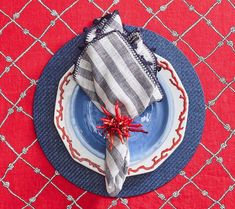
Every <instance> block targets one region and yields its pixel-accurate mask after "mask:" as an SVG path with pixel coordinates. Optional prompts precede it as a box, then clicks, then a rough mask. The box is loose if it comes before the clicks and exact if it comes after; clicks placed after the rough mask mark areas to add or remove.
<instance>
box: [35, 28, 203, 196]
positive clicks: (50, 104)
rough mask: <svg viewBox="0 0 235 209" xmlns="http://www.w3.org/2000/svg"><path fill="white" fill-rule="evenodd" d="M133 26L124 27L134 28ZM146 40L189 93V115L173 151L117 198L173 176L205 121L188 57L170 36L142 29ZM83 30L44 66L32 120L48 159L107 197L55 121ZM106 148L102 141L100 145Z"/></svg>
mask: <svg viewBox="0 0 235 209" xmlns="http://www.w3.org/2000/svg"><path fill="white" fill-rule="evenodd" d="M134 28H135V27H130V26H129V27H126V29H127V30H129V31H131V30H133V29H134ZM142 33H143V38H144V41H145V43H146V44H147V45H148V46H149V47H150V48H152V47H154V48H156V53H157V54H159V55H160V56H162V57H164V58H166V59H167V60H168V61H169V62H170V63H171V64H172V65H173V66H174V69H175V70H176V72H177V74H178V76H179V77H180V80H181V81H182V83H183V85H184V87H185V89H186V91H187V94H188V97H189V114H188V122H187V128H186V132H185V137H184V140H183V142H182V143H181V144H180V146H179V147H178V148H177V149H176V150H175V151H174V153H173V154H172V155H171V156H170V157H169V158H168V159H167V160H166V161H165V162H164V163H163V164H162V165H161V166H159V167H158V168H157V169H156V170H154V171H152V172H150V173H146V174H142V175H138V176H132V177H128V178H127V179H126V181H125V183H124V186H123V189H122V191H121V192H120V193H119V195H118V196H119V197H129V196H134V195H139V194H143V193H146V192H149V191H152V190H154V189H156V188H158V187H160V186H162V185H164V184H165V183H167V182H168V181H170V180H171V179H172V178H173V177H175V176H176V175H177V174H178V173H179V171H181V170H182V169H183V168H184V166H185V165H186V164H187V163H188V161H189V160H190V159H191V157H192V155H193V153H194V152H195V150H196V147H197V146H198V144H199V142H200V138H201V134H202V130H203V126H204V117H205V108H204V107H205V105H204V96H203V91H202V88H201V85H200V82H199V79H198V77H197V75H196V73H195V72H194V69H193V67H192V65H191V64H190V62H189V61H188V60H187V58H186V57H185V56H184V55H183V54H182V53H181V52H180V51H179V50H178V49H177V48H176V47H175V46H174V45H173V44H172V43H170V42H169V41H167V40H166V39H164V38H162V37H161V36H159V35H157V34H155V33H153V32H151V31H148V30H143V31H142ZM83 42H84V34H82V35H81V36H78V37H75V38H74V39H73V40H71V41H70V42H68V43H67V44H66V45H65V46H64V47H62V48H61V49H60V50H59V51H58V52H57V53H56V54H55V56H54V57H53V58H52V59H51V60H50V61H49V63H48V64H47V66H46V67H45V69H44V71H43V73H42V75H41V77H40V79H39V82H38V86H37V90H36V93H35V100H34V123H35V130H36V133H37V137H38V140H39V143H40V145H41V147H42V149H43V151H44V153H45V154H46V156H47V158H48V160H49V161H50V162H51V163H52V165H53V166H54V167H55V169H57V170H58V171H59V172H60V174H61V175H63V176H64V177H65V178H66V179H68V180H69V181H70V182H72V183H74V184H75V185H77V186H78V187H80V188H83V189H85V190H88V191H90V192H93V193H96V194H100V195H105V196H108V194H107V192H106V188H105V183H104V176H102V175H100V174H98V173H96V172H94V171H92V170H90V169H88V168H86V167H84V166H82V165H80V164H78V163H76V162H75V161H74V160H73V159H72V158H71V157H70V155H69V153H68V152H67V150H66V148H65V146H64V144H63V142H62V141H61V139H60V136H59V135H58V133H57V130H56V128H55V126H54V105H55V99H56V93H57V88H58V83H59V81H60V79H61V77H62V76H63V75H64V74H65V72H66V71H67V69H69V67H71V66H72V65H73V64H74V63H76V60H77V58H78V56H79V54H80V53H81V51H80V50H79V48H78V46H79V45H82V44H83ZM100 149H102V146H101V148H100Z"/></svg>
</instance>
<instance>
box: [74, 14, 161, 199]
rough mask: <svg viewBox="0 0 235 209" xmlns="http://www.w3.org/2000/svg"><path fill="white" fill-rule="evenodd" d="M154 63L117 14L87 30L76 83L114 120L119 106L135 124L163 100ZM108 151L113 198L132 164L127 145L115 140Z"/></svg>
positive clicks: (109, 188) (108, 182)
mask: <svg viewBox="0 0 235 209" xmlns="http://www.w3.org/2000/svg"><path fill="white" fill-rule="evenodd" d="M156 61H157V60H156V57H155V56H154V54H153V52H151V50H150V49H149V48H148V47H147V46H146V45H145V44H144V43H143V39H142V35H141V32H140V31H139V30H136V31H133V32H131V33H128V32H126V31H125V30H124V28H123V25H122V22H121V18H120V16H119V14H118V12H117V11H114V12H113V13H112V14H108V15H106V16H104V17H102V18H100V19H98V20H96V21H95V23H94V25H93V26H92V27H91V28H90V29H88V31H87V34H86V40H85V47H84V49H83V51H82V53H81V55H80V57H79V58H78V61H77V65H76V68H75V72H74V78H75V80H76V82H77V83H78V84H79V85H80V87H81V88H82V89H83V90H84V91H85V93H86V94H87V95H88V96H89V97H90V99H91V101H92V102H93V103H94V104H95V105H96V107H97V108H99V109H100V110H101V106H103V107H105V108H106V109H107V110H108V111H109V112H110V113H111V114H113V115H115V107H114V106H115V103H116V101H118V102H119V103H120V104H122V105H121V106H120V111H121V113H122V115H128V116H129V117H131V118H135V117H136V116H138V115H140V114H141V113H142V112H144V110H145V109H146V108H147V107H148V106H149V105H150V104H151V103H153V102H155V101H160V100H161V99H162V98H163V94H162V91H161V88H160V86H159V84H158V81H157V78H156V73H157V71H158V70H159V67H158V66H157V65H156V63H157V62H156ZM108 143H109V142H108V141H107V148H106V160H105V162H106V164H105V165H106V178H105V182H106V188H107V192H108V193H109V195H110V196H116V195H117V194H118V193H119V192H120V191H121V189H122V186H123V183H124V181H125V179H126V176H127V170H128V165H129V161H130V156H129V149H128V143H127V141H126V140H125V143H121V142H120V140H119V139H116V140H115V139H114V145H113V148H112V150H110V149H108V147H109V144H108Z"/></svg>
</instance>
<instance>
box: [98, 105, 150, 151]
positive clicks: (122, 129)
mask: <svg viewBox="0 0 235 209" xmlns="http://www.w3.org/2000/svg"><path fill="white" fill-rule="evenodd" d="M101 108H102V110H103V113H104V114H105V115H106V117H105V118H100V120H101V121H102V122H103V125H101V126H96V128H98V129H103V134H104V135H105V137H106V139H107V140H108V141H109V149H110V150H112V147H113V140H114V136H115V135H117V136H118V138H119V139H120V141H121V142H122V143H124V139H125V140H128V138H129V137H130V131H131V132H142V133H148V132H147V131H145V130H143V129H142V128H141V127H142V124H139V123H138V124H134V123H132V122H133V119H132V118H130V117H128V116H126V115H121V113H120V108H119V104H118V102H116V104H115V116H113V115H112V114H111V113H110V112H109V111H108V110H106V109H105V107H103V106H101Z"/></svg>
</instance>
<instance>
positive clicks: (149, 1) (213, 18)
mask: <svg viewBox="0 0 235 209" xmlns="http://www.w3.org/2000/svg"><path fill="white" fill-rule="evenodd" d="M114 9H118V10H119V11H120V14H121V16H122V18H123V22H124V23H126V24H129V25H137V26H142V27H145V28H147V29H150V30H152V31H155V32H157V33H158V34H160V35H162V36H164V37H166V38H167V39H169V40H170V41H172V42H173V43H174V44H175V45H177V47H178V48H179V49H181V50H182V51H183V52H184V53H185V55H186V56H187V57H188V58H189V59H190V61H191V62H192V64H193V65H194V67H195V71H196V72H197V73H198V75H199V78H200V80H201V83H202V86H203V90H204V92H205V98H206V107H205V108H206V123H205V129H204V133H203V137H202V142H201V144H200V145H199V147H198V149H197V152H196V154H195V155H194V157H193V158H192V160H191V161H190V163H189V164H188V165H187V167H186V168H184V170H183V171H181V172H180V173H179V175H178V176H177V177H176V178H174V179H173V180H172V181H170V182H169V183H168V184H166V185H165V186H163V187H161V188H159V189H157V190H156V191H153V192H151V193H148V194H145V195H141V196H137V197H132V198H120V199H119V198H118V199H117V198H105V197H101V196H97V195H94V194H92V193H89V192H86V191H84V190H82V189H79V188H77V187H76V186H74V185H73V184H71V183H69V182H68V181H67V180H66V179H64V178H63V177H62V176H60V175H59V174H58V172H57V171H55V169H54V168H53V167H52V166H51V165H50V163H49V162H48V161H47V159H46V157H45V155H44V154H43V152H42V150H41V148H40V146H39V143H38V142H37V139H36V135H35V132H34V126H33V117H32V107H33V106H32V105H33V96H34V93H35V89H36V83H37V80H38V79H39V76H40V74H41V72H42V70H43V68H44V66H45V65H46V63H47V62H48V60H49V59H50V58H51V57H52V56H53V54H54V53H55V52H56V51H57V50H58V49H59V48H60V47H61V46H62V45H63V44H64V43H65V42H67V41H68V40H70V39H71V38H73V37H74V36H75V35H77V34H79V33H80V32H81V31H82V29H83V27H85V26H88V25H89V24H90V23H91V21H92V20H93V18H95V17H98V16H100V15H102V14H103V13H104V12H106V11H112V10H114ZM234 41H235V1H234V0H217V1H216V0H208V1H196V0H182V1H181V0H159V1H157V0H154V1H153V0H139V1H138V0H125V1H124V0H114V1H110V0H107V1H102V0H89V1H87V0H80V1H79V0H76V1H75V0H62V1H52V0H37V1H36V0H19V1H12V0H1V2H0V136H1V137H0V139H1V140H0V181H1V186H0V208H4V209H5V208H6V209H11V208H12V209H16V208H43V209H44V208H48V209H57V208H58V209H60V208H85V209H88V208H89V209H90V208H92V209H95V208H98V209H103V208H111V207H113V208H138V209H139V208H148V209H149V208H164V209H166V208H180V209H183V208H185V209H192V208H199V209H203V208H213V209H214V208H227V209H233V208H235V139H234V134H235V130H234V128H235V94H234V92H235V77H234V76H235V59H234V54H235V46H234Z"/></svg>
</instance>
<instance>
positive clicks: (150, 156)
mask: <svg viewBox="0 0 235 209" xmlns="http://www.w3.org/2000/svg"><path fill="white" fill-rule="evenodd" d="M157 57H158V59H159V60H163V61H166V60H165V59H163V58H162V57H160V56H157ZM169 65H170V63H169ZM170 69H171V70H164V69H163V70H161V71H160V72H159V73H158V80H159V82H160V84H161V86H162V89H163V91H164V99H163V100H162V101H161V102H156V103H153V104H152V105H151V106H149V107H148V108H147V109H146V111H145V112H144V113H143V114H142V115H140V116H139V117H137V118H136V119H135V122H137V123H142V124H143V126H144V129H145V130H147V131H148V134H147V135H145V134H143V133H131V134H132V136H131V138H130V139H129V149H130V157H131V160H130V167H129V172H128V174H129V176H132V175H138V174H143V173H147V172H150V171H153V170H154V169H156V168H157V167H158V166H159V165H161V164H162V163H163V162H164V161H165V160H166V159H167V158H168V157H169V156H170V155H171V154H172V153H173V152H174V150H175V149H176V148H177V147H178V146H179V144H180V143H181V142H182V140H183V137H184V133H185V129H186V124H187V115H188V96H187V93H186V91H185V89H184V87H183V85H182V83H181V81H180V79H179V77H178V76H177V74H176V72H175V70H174V69H173V67H172V66H171V65H170ZM73 70H74V66H72V67H71V68H70V69H69V70H68V71H67V72H66V73H65V75H64V76H63V77H62V78H61V80H60V83H59V87H58V91H57V98H56V104H55V114H54V123H55V126H56V128H57V130H58V133H59V135H60V137H61V138H62V140H63V142H64V144H65V146H66V148H67V150H68V152H69V153H70V155H71V157H72V158H73V159H74V160H75V161H77V162H78V163H80V164H82V165H84V166H86V167H88V168H90V169H92V170H94V171H96V172H98V173H100V174H104V173H105V171H104V169H105V168H104V158H105V146H106V143H105V138H104V137H103V136H102V135H101V133H100V132H99V131H98V130H97V129H96V126H97V125H98V124H100V121H99V118H100V117H102V115H103V113H101V112H100V111H99V110H98V109H97V108H96V107H95V105H94V104H93V103H92V102H91V101H90V99H89V98H88V97H87V96H86V94H85V93H84V92H83V90H81V89H80V88H79V86H78V85H77V83H76V82H75V81H74V80H73V76H72V73H73Z"/></svg>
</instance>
